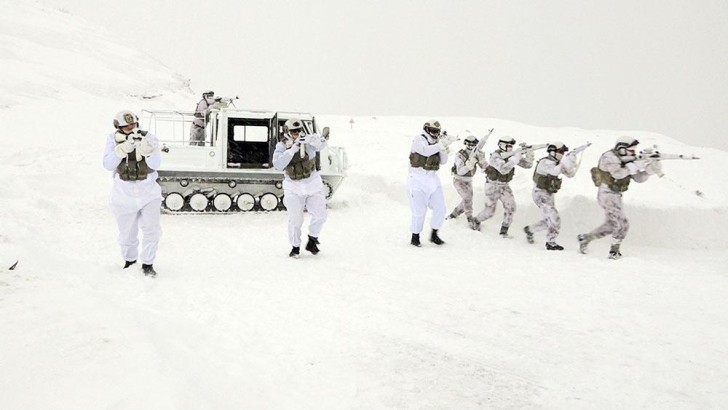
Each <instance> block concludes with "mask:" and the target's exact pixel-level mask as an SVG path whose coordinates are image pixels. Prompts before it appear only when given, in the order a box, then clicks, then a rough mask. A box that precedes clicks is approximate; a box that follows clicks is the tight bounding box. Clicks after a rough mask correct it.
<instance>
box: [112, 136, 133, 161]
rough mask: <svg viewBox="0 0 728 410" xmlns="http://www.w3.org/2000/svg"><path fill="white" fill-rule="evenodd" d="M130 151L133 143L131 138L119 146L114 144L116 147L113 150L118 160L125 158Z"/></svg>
mask: <svg viewBox="0 0 728 410" xmlns="http://www.w3.org/2000/svg"><path fill="white" fill-rule="evenodd" d="M132 151H134V142H133V140H132V139H131V138H129V139H127V140H126V141H124V142H122V143H120V144H116V147H115V148H114V154H115V155H116V156H117V157H119V158H126V156H127V155H128V154H129V153H130V152H132Z"/></svg>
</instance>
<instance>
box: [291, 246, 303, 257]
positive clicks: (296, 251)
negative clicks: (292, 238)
mask: <svg viewBox="0 0 728 410" xmlns="http://www.w3.org/2000/svg"><path fill="white" fill-rule="evenodd" d="M288 256H289V257H291V258H295V259H298V257H299V256H301V247H299V246H294V247H293V248H291V252H290V253H289V254H288Z"/></svg>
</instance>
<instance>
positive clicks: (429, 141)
mask: <svg viewBox="0 0 728 410" xmlns="http://www.w3.org/2000/svg"><path fill="white" fill-rule="evenodd" d="M440 133H441V126H440V123H439V122H438V121H435V120H431V121H427V122H425V124H424V125H423V127H422V131H421V132H420V133H419V134H418V135H417V136H415V138H414V140H413V142H412V146H411V148H410V168H409V178H408V184H407V187H408V191H409V198H410V208H411V211H412V218H411V224H410V230H411V233H412V237H411V239H410V243H411V244H412V245H413V246H417V247H419V246H422V244H421V240H420V233H421V232H422V230H423V225H424V220H425V215H426V212H427V209H428V208H429V209H431V210H432V218H431V227H432V232H431V234H430V242H432V243H434V244H436V245H443V244H445V241H443V240H442V238H440V236H439V230H440V228H441V227H442V225H443V223H444V220H445V219H454V218H457V217H458V216H460V215H462V214H465V215H466V217H467V219H468V224H469V226H470V228H471V229H473V230H476V231H479V230H480V224H481V223H482V222H483V221H485V220H487V219H490V218H491V217H493V215H494V213H495V208H496V205H497V202H498V201H500V202H501V203H502V205H503V208H504V213H503V222H502V224H501V228H500V235H501V236H502V237H504V238H509V237H510V236H509V234H508V230H509V228H510V225H511V222H512V221H513V214H514V213H515V211H516V201H515V198H514V196H513V191H512V190H511V187H510V185H509V183H510V181H511V180H512V179H513V176H514V174H515V168H516V167H517V166H518V167H521V168H532V167H533V163H534V160H535V158H534V151H533V149H532V147H531V148H525V146H524V145H522V147H521V148H519V149H515V150H514V146H515V144H516V141H515V139H513V138H512V137H509V136H503V137H501V138H500V139H499V140H498V148H497V149H496V150H495V151H494V152H493V153H491V154H490V157H489V158H487V159H486V157H485V154H484V153H483V152H481V151H479V149H476V147H482V143H484V141H479V140H478V139H477V138H476V137H475V136H472V135H470V136H468V137H466V138H465V140H464V147H463V148H462V149H461V150H459V151H458V152H457V153H456V154H455V159H454V161H453V162H454V164H453V166H452V173H453V185H454V187H455V190H456V191H457V193H458V194H459V195H460V197H461V199H462V200H461V201H460V203H459V204H458V205H457V206H456V207H455V209H453V211H452V212H451V213H450V214H449V215H448V216H447V217H445V214H446V209H445V199H444V195H443V191H442V186H441V184H440V181H439V179H438V177H437V171H438V169H439V167H440V165H441V164H445V163H446V162H447V158H448V154H449V152H450V144H451V143H452V142H453V140H452V139H449V138H442V137H441V134H440ZM479 143H481V144H480V145H479ZM638 144H639V142H638V141H637V140H636V139H634V138H632V137H627V136H626V137H620V138H618V139H617V141H616V143H615V145H614V148H613V149H611V150H609V151H607V152H605V153H603V154H602V155H601V157H600V159H599V163H598V165H597V166H596V167H594V168H593V169H592V179H593V181H594V184H595V185H596V186H598V187H599V191H598V194H597V201H598V203H599V205H600V206H601V207H602V208H603V209H604V213H605V221H604V223H603V224H601V225H600V226H599V227H597V228H595V229H594V230H592V231H591V232H589V233H585V234H580V235H578V238H577V239H578V241H579V251H580V252H581V253H586V252H587V247H588V245H589V243H590V242H591V241H593V240H595V239H599V238H602V237H605V236H607V235H611V236H612V238H613V241H612V245H611V247H610V251H609V258H611V259H618V258H620V257H621V256H622V254H621V253H620V244H621V242H622V240H623V239H624V238H625V236H626V235H627V231H628V230H629V222H628V220H627V217H626V216H625V214H624V208H623V204H622V193H623V192H625V191H626V190H627V188H628V186H629V183H630V181H632V180H634V181H636V182H644V181H646V180H647V178H648V177H649V176H650V175H660V174H661V169H660V168H661V166H660V162H659V161H642V160H639V161H637V156H636V154H635V149H636V146H637V145H638ZM587 146H588V144H587V145H584V146H581V147H578V148H576V149H574V150H572V151H569V148H568V147H567V146H566V145H565V144H564V143H563V142H560V141H554V142H551V143H549V144H546V145H545V148H546V152H547V155H546V156H545V157H543V158H541V159H539V160H538V162H536V167H535V169H534V173H533V181H534V187H533V191H532V197H533V201H534V203H535V204H536V206H538V208H539V209H540V210H541V212H542V213H543V219H541V220H540V221H538V222H536V223H533V224H530V225H527V226H525V227H524V228H523V232H524V233H525V235H526V240H527V241H528V242H529V243H531V244H533V243H534V242H535V240H534V235H535V233H536V232H540V231H546V245H545V246H546V249H548V250H554V251H560V250H563V249H564V247H563V246H561V245H559V244H558V243H557V242H556V238H557V237H558V235H559V232H560V229H561V218H560V216H559V212H558V210H557V209H556V206H555V200H554V197H555V194H556V193H557V192H558V191H559V189H561V182H562V179H561V177H560V176H561V175H565V176H566V177H569V178H572V177H574V175H575V174H576V171H577V167H578V161H577V154H578V153H579V152H581V151H583V150H584V149H585V148H586V147H587ZM477 167H480V168H481V169H482V170H483V171H484V172H485V175H486V181H485V206H484V208H483V210H482V211H481V212H480V213H478V214H477V215H475V216H473V176H474V175H475V173H476V171H477Z"/></svg>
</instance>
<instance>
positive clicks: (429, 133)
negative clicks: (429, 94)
mask: <svg viewBox="0 0 728 410" xmlns="http://www.w3.org/2000/svg"><path fill="white" fill-rule="evenodd" d="M440 131H441V127H440V122H439V121H436V120H430V121H427V122H425V124H424V125H423V126H422V131H421V132H420V133H419V134H417V135H416V136H415V137H414V139H413V140H412V145H411V146H410V154H409V162H410V166H409V175H408V178H407V191H408V194H409V202H410V210H411V212H412V217H411V219H410V232H411V233H412V236H411V238H410V244H411V245H412V246H417V247H420V246H422V243H421V242H420V233H421V232H422V229H423V227H424V224H425V216H426V214H427V210H428V209H431V210H432V218H431V219H430V226H431V227H432V231H431V233H430V242H432V243H434V244H435V245H444V244H445V241H443V240H442V238H440V235H439V233H438V231H439V230H440V228H441V227H442V225H443V223H444V222H445V213H446V212H447V208H445V195H444V194H443V192H442V185H441V184H440V179H439V178H438V176H437V170H439V169H440V165H441V164H445V163H446V162H447V154H448V152H449V145H450V143H451V141H450V140H449V139H448V138H445V137H444V136H441V135H440Z"/></svg>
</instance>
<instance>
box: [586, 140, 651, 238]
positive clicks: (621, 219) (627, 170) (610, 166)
mask: <svg viewBox="0 0 728 410" xmlns="http://www.w3.org/2000/svg"><path fill="white" fill-rule="evenodd" d="M598 166H599V168H600V169H601V170H602V171H606V172H608V173H609V174H610V175H612V178H614V179H622V178H625V177H627V176H629V175H631V177H632V180H634V181H635V182H645V181H646V180H647V178H649V176H650V173H649V172H647V171H642V170H640V169H639V167H638V166H637V164H635V162H628V163H623V162H622V160H621V159H620V157H619V155H617V153H615V152H614V150H609V151H607V152H605V153H604V154H602V156H601V157H600V158H599V165H598ZM597 202H599V206H601V207H602V208H603V209H604V214H605V221H604V223H603V224H601V225H600V226H598V227H597V228H596V229H594V230H593V231H591V232H590V233H588V234H587V237H588V238H589V239H590V240H593V239H599V238H602V237H605V236H607V235H609V234H611V235H612V237H613V238H614V240H615V241H617V242H620V241H622V240H623V239H624V238H625V237H626V236H627V232H628V231H629V221H628V220H627V216H626V215H625V213H624V207H623V205H622V193H621V192H615V191H613V190H611V189H610V188H609V186H608V185H607V184H606V183H602V184H601V185H600V186H599V193H598V194H597Z"/></svg>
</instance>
